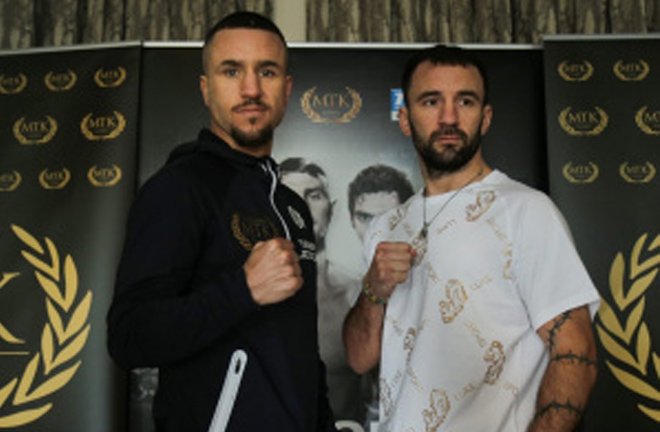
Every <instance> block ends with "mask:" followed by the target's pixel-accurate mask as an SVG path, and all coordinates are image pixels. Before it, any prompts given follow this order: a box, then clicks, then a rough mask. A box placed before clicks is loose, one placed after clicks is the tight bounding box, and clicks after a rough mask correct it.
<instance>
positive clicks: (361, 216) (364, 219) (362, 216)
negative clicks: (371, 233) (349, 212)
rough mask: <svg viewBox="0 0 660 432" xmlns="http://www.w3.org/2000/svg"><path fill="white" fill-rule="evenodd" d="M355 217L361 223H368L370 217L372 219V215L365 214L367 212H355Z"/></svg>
mask: <svg viewBox="0 0 660 432" xmlns="http://www.w3.org/2000/svg"><path fill="white" fill-rule="evenodd" d="M355 218H356V219H357V220H358V221H359V222H360V223H363V224H368V223H369V222H371V219H373V218H374V217H373V215H370V214H367V213H356V214H355Z"/></svg>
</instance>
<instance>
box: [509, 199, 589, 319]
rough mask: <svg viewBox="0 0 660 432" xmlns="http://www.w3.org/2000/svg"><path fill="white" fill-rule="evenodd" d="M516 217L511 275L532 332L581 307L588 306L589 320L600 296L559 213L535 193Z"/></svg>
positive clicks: (550, 203) (552, 205) (546, 200)
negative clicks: (513, 275) (516, 284)
mask: <svg viewBox="0 0 660 432" xmlns="http://www.w3.org/2000/svg"><path fill="white" fill-rule="evenodd" d="M517 217H519V218H520V219H519V220H518V221H517V228H516V239H515V241H514V254H517V256H514V263H516V264H514V265H515V274H516V277H517V282H518V289H519V290H520V294H521V297H522V299H523V302H524V304H525V306H526V308H527V311H528V314H529V317H530V321H531V322H532V325H533V326H534V328H535V329H537V330H538V329H539V328H540V327H541V326H543V325H544V324H545V323H547V322H548V321H550V320H551V319H553V318H554V317H556V316H558V315H560V314H561V313H563V312H565V311H568V310H570V309H574V308H576V307H579V306H585V305H587V306H589V309H590V312H591V315H592V317H593V316H594V314H595V313H596V311H597V309H598V305H599V302H600V297H599V294H598V291H597V290H596V288H595V286H594V284H593V282H592V280H591V278H590V276H589V274H588V272H587V270H586V268H585V266H584V264H583V262H582V260H581V258H580V256H579V255H578V252H577V249H576V247H575V245H574V243H573V239H572V236H571V233H570V230H569V227H568V224H567V223H566V221H565V220H564V218H563V216H562V214H561V213H560V212H559V209H557V207H556V206H555V205H554V204H553V203H552V202H551V201H550V199H549V198H548V197H546V196H545V195H542V194H540V193H538V194H535V195H533V199H531V200H526V201H525V204H524V206H523V207H522V208H521V209H520V211H519V212H518V216H517Z"/></svg>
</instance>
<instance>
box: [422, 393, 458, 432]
mask: <svg viewBox="0 0 660 432" xmlns="http://www.w3.org/2000/svg"><path fill="white" fill-rule="evenodd" d="M429 400H430V405H429V408H428V409H425V410H424V411H422V416H423V417H424V423H425V424H426V432H436V431H437V430H438V428H439V427H440V425H441V424H442V423H443V422H444V421H445V419H446V418H447V414H448V413H449V411H450V410H451V404H450V402H449V396H447V392H445V391H444V390H438V389H433V391H431V394H430V395H429Z"/></svg>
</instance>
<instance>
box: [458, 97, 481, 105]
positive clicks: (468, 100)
mask: <svg viewBox="0 0 660 432" xmlns="http://www.w3.org/2000/svg"><path fill="white" fill-rule="evenodd" d="M476 104H477V100H476V99H474V98H470V97H465V98H461V99H459V100H458V106H462V107H472V106H475V105H476Z"/></svg>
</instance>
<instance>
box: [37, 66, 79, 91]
mask: <svg viewBox="0 0 660 432" xmlns="http://www.w3.org/2000/svg"><path fill="white" fill-rule="evenodd" d="M67 76H68V77H69V81H68V82H66V83H65V84H64V85H58V84H56V83H55V82H54V80H55V74H54V73H53V72H52V71H51V72H48V73H47V74H46V76H45V77H44V84H46V87H47V88H48V90H50V91H54V92H64V91H69V90H71V89H72V88H73V86H74V85H76V81H78V76H77V75H76V74H75V73H74V72H73V71H72V70H71V69H69V70H67Z"/></svg>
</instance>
